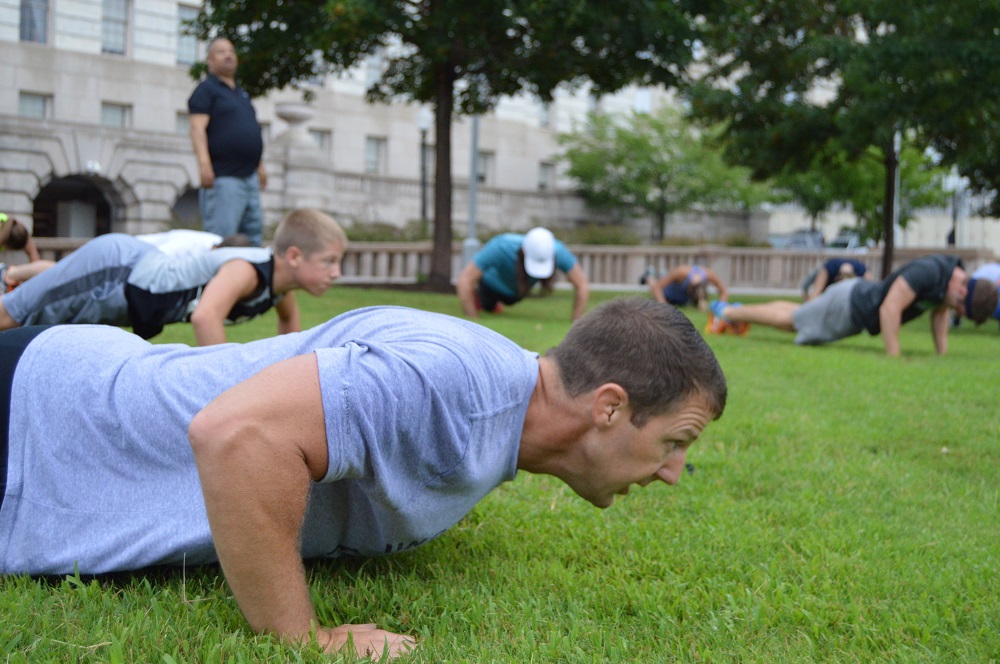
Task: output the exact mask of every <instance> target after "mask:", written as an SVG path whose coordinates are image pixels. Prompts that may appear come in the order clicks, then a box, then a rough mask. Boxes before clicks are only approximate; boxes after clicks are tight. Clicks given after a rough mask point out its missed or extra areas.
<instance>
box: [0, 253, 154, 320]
mask: <svg viewBox="0 0 1000 664" xmlns="http://www.w3.org/2000/svg"><path fill="white" fill-rule="evenodd" d="M150 251H158V249H157V248H156V247H154V246H153V245H151V244H149V243H148V242H143V241H142V240H138V239H136V238H134V237H132V236H131V235H123V234H121V233H109V234H108V235H101V236H98V237H96V238H94V239H93V240H90V241H89V242H87V243H86V244H85V245H83V246H82V247H80V248H79V249H77V250H76V251H74V252H73V253H71V254H70V255H69V256H67V257H66V258H64V259H62V260H61V261H59V262H58V263H56V264H55V265H54V266H53V267H51V268H49V269H48V270H46V271H44V272H42V273H41V274H39V275H38V276H36V277H33V278H31V279H28V280H27V281H25V282H24V283H23V284H21V285H20V286H18V287H17V288H15V289H14V290H12V291H10V292H9V293H6V294H5V295H4V296H3V306H4V308H5V309H6V310H7V313H8V314H10V316H11V318H13V319H14V320H16V321H17V322H18V323H20V324H21V325H59V324H62V323H104V324H107V325H129V324H130V322H129V317H128V303H127V302H126V301H125V281H126V280H127V279H128V275H129V273H131V272H132V267H133V266H134V265H135V264H136V262H138V260H139V259H140V258H142V256H143V255H145V254H146V253H148V252H150Z"/></svg>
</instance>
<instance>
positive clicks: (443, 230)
mask: <svg viewBox="0 0 1000 664" xmlns="http://www.w3.org/2000/svg"><path fill="white" fill-rule="evenodd" d="M454 86H455V84H454V76H453V74H452V73H451V71H450V70H449V67H448V65H447V64H437V65H435V66H434V87H435V92H434V213H433V215H432V216H433V218H434V244H433V248H432V250H431V272H430V274H429V275H428V276H427V284H428V286H429V287H430V288H431V289H433V290H435V291H438V292H441V293H447V292H450V291H451V290H452V285H451V244H452V232H451V192H452V182H451V119H452V115H453V113H454V97H453V93H454Z"/></svg>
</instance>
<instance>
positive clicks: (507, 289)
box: [455, 227, 590, 320]
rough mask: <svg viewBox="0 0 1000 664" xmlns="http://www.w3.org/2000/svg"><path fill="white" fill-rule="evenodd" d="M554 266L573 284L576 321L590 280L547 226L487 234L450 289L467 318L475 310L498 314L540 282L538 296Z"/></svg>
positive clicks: (545, 289) (548, 286)
mask: <svg viewBox="0 0 1000 664" xmlns="http://www.w3.org/2000/svg"><path fill="white" fill-rule="evenodd" d="M556 268H558V269H560V270H562V271H563V272H564V273H565V274H566V278H567V279H568V280H569V282H570V283H571V284H573V292H574V298H573V314H572V320H577V319H578V318H580V316H582V315H583V312H584V311H586V309H587V301H588V300H589V299H590V283H589V282H588V281H587V275H586V274H584V273H583V268H582V267H580V263H579V261H577V260H576V256H574V255H573V254H572V253H571V252H570V250H569V249H567V248H566V245H564V244H563V243H562V242H560V241H559V240H557V239H556V238H555V236H554V235H552V232H551V231H549V230H548V229H546V228H541V227H538V228H532V229H531V230H530V231H528V232H527V233H525V234H524V235H521V234H520V233H503V234H501V235H497V236H495V237H493V238H491V239H490V241H489V242H487V243H486V245H485V246H484V247H483V248H482V249H480V250H479V251H478V252H477V253H476V255H475V256H473V257H472V260H471V261H469V264H468V265H466V266H465V269H463V270H462V272H461V273H460V274H459V275H458V282H457V283H456V284H455V290H456V292H457V293H458V300H459V302H460V303H461V304H462V311H464V312H465V315H466V316H470V317H472V318H475V317H476V316H478V315H479V311H480V310H482V311H488V312H492V313H500V312H501V311H503V306H504V305H505V304H506V305H512V304H516V303H517V302H520V301H521V300H523V299H524V298H525V297H527V295H528V293H529V292H530V291H531V289H532V287H534V285H535V284H537V283H539V282H541V284H542V293H543V294H545V293H548V292H550V291H551V290H552V278H553V277H554V276H555V272H556Z"/></svg>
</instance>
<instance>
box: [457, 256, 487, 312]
mask: <svg viewBox="0 0 1000 664" xmlns="http://www.w3.org/2000/svg"><path fill="white" fill-rule="evenodd" d="M482 278H483V271H482V270H480V269H479V266H478V265H476V264H475V263H474V262H472V261H469V264H468V265H466V266H465V268H463V269H462V271H461V272H460V273H459V275H458V281H457V282H456V283H455V291H456V293H458V301H459V302H460V303H461V305H462V312H463V313H465V315H466V316H468V317H470V318H475V317H476V316H478V315H479V312H478V311H477V310H476V289H477V288H478V287H479V280H480V279H482Z"/></svg>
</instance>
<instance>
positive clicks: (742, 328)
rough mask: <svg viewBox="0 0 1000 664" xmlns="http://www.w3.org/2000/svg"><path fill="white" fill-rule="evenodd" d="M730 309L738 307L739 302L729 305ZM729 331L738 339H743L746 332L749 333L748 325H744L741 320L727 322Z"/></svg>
mask: <svg viewBox="0 0 1000 664" xmlns="http://www.w3.org/2000/svg"><path fill="white" fill-rule="evenodd" d="M729 306H730V307H738V306H740V303H739V302H733V303H732V304H730V305H729ZM729 331H730V332H732V333H733V334H735V335H736V336H738V337H745V336H746V335H747V333H748V332H750V323H745V322H743V321H741V320H738V321H729Z"/></svg>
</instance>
